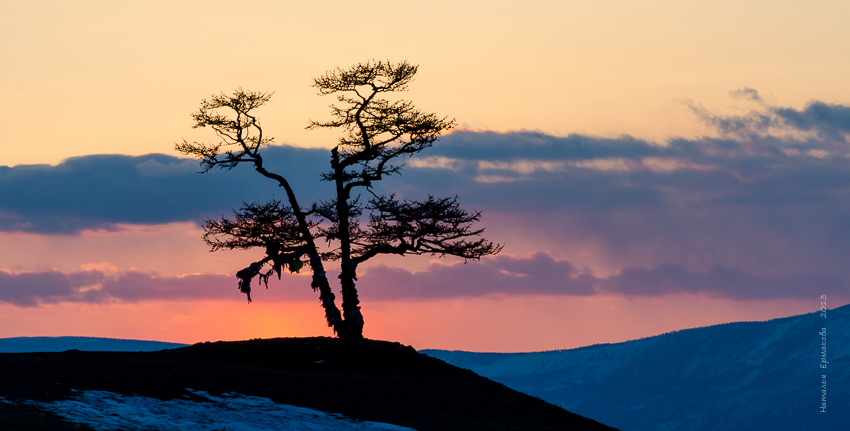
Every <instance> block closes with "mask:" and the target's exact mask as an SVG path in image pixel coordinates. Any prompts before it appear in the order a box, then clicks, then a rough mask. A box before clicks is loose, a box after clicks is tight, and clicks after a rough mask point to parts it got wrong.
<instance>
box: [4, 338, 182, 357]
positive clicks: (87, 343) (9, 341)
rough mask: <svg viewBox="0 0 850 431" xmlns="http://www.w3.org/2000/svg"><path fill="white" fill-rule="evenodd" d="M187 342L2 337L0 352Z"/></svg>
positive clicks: (144, 347)
mask: <svg viewBox="0 0 850 431" xmlns="http://www.w3.org/2000/svg"><path fill="white" fill-rule="evenodd" d="M185 346H186V345H185V344H179V343H166V342H163V341H142V340H124V339H118V338H96V337H14V338H0V353H29V352H64V351H65V350H74V349H76V350H83V351H87V352H150V351H154V350H164V349H176V348H178V347H185Z"/></svg>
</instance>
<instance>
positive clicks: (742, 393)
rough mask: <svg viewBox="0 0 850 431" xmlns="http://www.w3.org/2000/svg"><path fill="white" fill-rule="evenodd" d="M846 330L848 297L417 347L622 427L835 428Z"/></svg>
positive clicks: (849, 354)
mask: <svg viewBox="0 0 850 431" xmlns="http://www.w3.org/2000/svg"><path fill="white" fill-rule="evenodd" d="M822 328H826V338H825V341H824V340H822V338H823V337H822V335H821V334H820V333H821V332H822ZM848 340H850V306H844V307H841V308H838V309H834V310H829V311H828V312H827V317H826V318H823V317H821V315H820V313H811V314H806V315H800V316H793V317H788V318H782V319H775V320H771V321H767V322H742V323H730V324H724V325H717V326H710V327H705V328H697V329H690V330H684V331H678V332H673V333H669V334H664V335H659V336H656V337H651V338H645V339H641V340H635V341H630V342H626V343H619V344H606V345H595V346H589V347H583V348H579V349H572V350H564V351H552V352H538V353H517V354H503V353H469V352H454V351H439V350H423V351H422V352H423V353H426V354H429V355H431V356H434V357H437V358H440V359H443V360H445V361H446V362H449V363H451V364H454V365H457V366H459V367H463V368H468V369H470V370H473V371H475V372H476V373H478V374H480V375H482V376H485V377H488V378H490V379H493V380H495V381H497V382H501V383H504V384H505V385H507V386H508V387H511V388H514V389H517V390H519V391H522V392H525V393H528V394H531V395H534V396H537V397H540V398H541V399H544V400H546V401H549V402H551V403H553V404H556V405H559V406H561V407H564V408H565V409H568V410H570V411H572V412H576V413H578V414H581V415H584V416H587V417H590V418H593V419H596V420H598V421H601V422H604V423H606V424H609V425H611V426H614V427H618V428H620V429H622V430H624V431H642V430H667V429H669V430H685V429H687V430H712V431H722V430H752V429H769V430H772V431H783V430H788V431H797V430H802V429H813V430H814V429H817V430H838V429H846V428H845V427H846V426H847V423H850V343H848ZM823 343H825V344H826V360H827V362H828V364H826V366H827V368H826V369H822V368H821V367H820V364H821V360H822V353H823V351H822V347H823V346H822V344H823ZM823 375H825V376H826V379H825V380H826V386H825V390H826V409H825V410H826V411H825V412H824V413H822V412H821V411H820V408H821V403H822V395H823V393H822V390H824V388H823V387H822V386H823V380H824V379H823V378H822V376H823Z"/></svg>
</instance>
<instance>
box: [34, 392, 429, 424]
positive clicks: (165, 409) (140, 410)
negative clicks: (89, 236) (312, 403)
mask: <svg viewBox="0 0 850 431" xmlns="http://www.w3.org/2000/svg"><path fill="white" fill-rule="evenodd" d="M186 391H188V392H189V393H191V395H192V398H194V399H195V400H182V399H172V400H168V401H162V400H160V399H157V398H149V397H143V396H129V397H128V396H124V395H121V394H116V393H113V392H107V391H85V392H79V394H78V395H77V396H75V397H74V398H72V399H69V400H63V401H53V402H50V403H42V402H31V403H32V404H34V405H37V406H39V407H41V408H43V409H45V410H48V411H50V412H53V413H55V414H57V415H59V416H61V417H63V418H65V419H66V420H69V421H72V422H76V423H80V424H85V425H88V426H89V427H91V428H92V429H94V430H97V431H101V430H102V431H106V430H115V429H123V430H146V431H171V430H175V429H179V430H184V431H224V430H227V431H265V430H269V431H275V430H292V429H297V430H304V431H321V430H329V429H333V430H341V431H415V430H412V428H405V427H400V426H396V425H390V424H385V423H380V422H360V421H356V420H353V419H349V418H347V417H345V416H343V415H340V414H336V413H326V412H322V411H319V410H313V409H308V408H304V407H295V406H290V405H284V404H277V403H275V402H274V401H272V400H270V399H268V398H262V397H254V396H247V395H242V394H237V393H233V392H229V393H225V394H222V395H221V396H220V397H217V396H213V395H210V394H209V393H207V392H204V391H196V390H192V389H186ZM196 400H197V401H196Z"/></svg>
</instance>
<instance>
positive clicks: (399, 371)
mask: <svg viewBox="0 0 850 431" xmlns="http://www.w3.org/2000/svg"><path fill="white" fill-rule="evenodd" d="M186 388H191V389H195V390H202V391H206V392H209V393H211V394H214V395H220V394H223V393H226V392H236V393H240V394H245V395H253V396H259V397H266V398H269V399H272V400H274V401H275V402H277V403H280V404H289V405H295V406H301V407H309V408H313V409H316V410H322V411H326V412H333V413H341V414H343V415H346V416H348V417H350V418H354V419H358V420H364V421H376V422H384V423H391V424H395V425H401V426H406V427H410V428H414V429H416V430H420V431H427V430H440V431H443V430H478V429H481V430H485V429H486V430H611V429H613V428H609V427H607V426H604V425H602V424H599V423H597V422H595V421H593V420H590V419H587V418H584V417H581V416H578V415H575V414H572V413H570V412H568V411H566V410H563V409H561V408H559V407H556V406H554V405H552V404H549V403H546V402H544V401H541V400H540V399H538V398H534V397H531V396H528V395H525V394H522V393H520V392H517V391H514V390H511V389H508V388H507V387H505V386H503V385H501V384H498V383H495V382H493V381H490V380H488V379H485V378H483V377H480V376H478V375H477V374H475V373H473V372H471V371H468V370H464V369H461V368H457V367H454V366H451V365H448V364H446V363H445V362H442V361H440V360H438V359H435V358H431V357H429V356H426V355H423V354H419V353H417V352H416V351H415V350H414V349H413V348H411V347H406V346H402V345H401V344H398V343H390V342H383V341H372V340H361V341H352V340H340V339H335V338H276V339H268V340H250V341H234V342H216V343H201V344H195V345H193V346H189V347H183V348H179V349H171V350H162V351H157V352H81V351H75V350H71V351H66V352H58V353H56V352H54V353H3V354H0V397H3V398H5V402H0V429H2V430H4V431H6V430H88V429H89V428H87V427H85V426H80V425H77V424H72V423H68V422H64V421H63V420H62V418H60V417H58V416H55V415H53V414H52V413H49V412H46V411H43V410H40V409H39V407H36V406H34V405H31V404H25V403H22V401H24V400H35V401H43V402H47V401H55V400H61V399H66V398H69V397H71V396H72V395H73V392H72V390H77V391H85V390H103V391H110V392H116V393H120V394H124V395H128V396H129V395H142V396H147V397H155V398H159V399H163V400H167V399H173V398H179V397H183V398H185V397H186V394H187V392H186Z"/></svg>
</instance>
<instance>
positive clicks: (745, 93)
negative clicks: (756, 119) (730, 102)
mask: <svg viewBox="0 0 850 431" xmlns="http://www.w3.org/2000/svg"><path fill="white" fill-rule="evenodd" d="M730 94H731V95H732V97H735V98H741V99H747V100H752V101H753V102H761V101H762V98H761V96H760V95H759V92H758V91H756V90H755V89H753V88H750V87H743V88H739V89H737V90H735V91H732V92H731V93H730Z"/></svg>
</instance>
